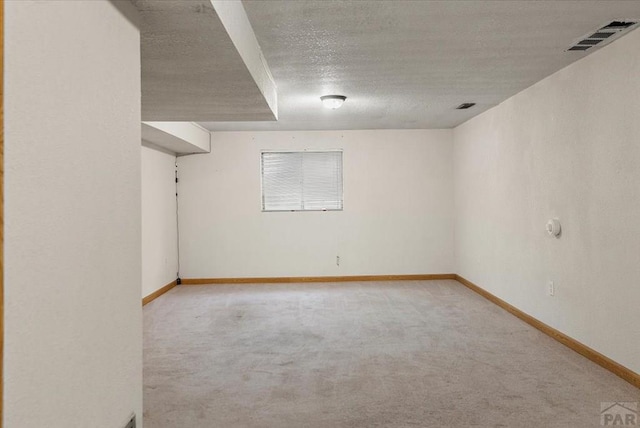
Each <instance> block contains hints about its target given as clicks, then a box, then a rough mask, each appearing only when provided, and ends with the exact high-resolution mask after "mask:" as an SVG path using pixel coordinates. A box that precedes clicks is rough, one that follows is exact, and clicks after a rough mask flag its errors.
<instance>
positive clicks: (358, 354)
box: [144, 281, 640, 428]
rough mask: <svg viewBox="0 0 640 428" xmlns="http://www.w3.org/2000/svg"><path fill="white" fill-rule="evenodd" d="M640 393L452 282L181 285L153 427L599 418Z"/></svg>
mask: <svg viewBox="0 0 640 428" xmlns="http://www.w3.org/2000/svg"><path fill="white" fill-rule="evenodd" d="M615 401H625V402H637V401H640V390H638V389H637V388H635V387H633V386H632V385H630V384H628V383H626V382H624V381H623V380H621V379H619V378H618V377H616V376H614V375H613V374H611V373H609V372H607V371H606V370H604V369H602V368H600V367H599V366H597V365H595V364H593V363H592V362H590V361H589V360H587V359H585V358H583V357H581V356H580V355H578V354H576V353H575V352H573V351H571V350H570V349H568V348H566V347H564V346H563V345H561V344H559V343H557V342H555V341H554V340H552V339H551V338H549V337H547V336H545V335H544V334H542V333H540V332H538V331H537V330H535V329H533V328H532V327H530V326H529V325H527V324H525V323H524V322H522V321H520V320H519V319H517V318H516V317H514V316H512V315H511V314H509V313H507V312H506V311H504V310H502V309H500V308H499V307H497V306H495V305H494V304H493V303H491V302H489V301H487V300H485V299H483V298H482V297H480V296H478V295H477V294H475V293H473V292H472V291H470V290H468V289H467V288H465V287H464V286H462V285H461V284H459V283H458V282H456V281H403V282H393V281H390V282H366V283H311V284H237V285H207V286H179V287H176V288H174V289H173V290H171V291H170V292H168V293H167V294H165V295H164V296H162V297H160V298H159V299H157V300H155V301H153V302H152V303H150V304H148V305H146V306H145V307H144V427H145V428H177V427H182V428H217V427H222V428H235V427H247V428H249V427H261V428H271V427H273V428H299V427H308V428H320V427H323V428H324V427H327V428H350V427H516V428H527V427H532V428H533V427H535V428H542V427H558V428H560V427H562V428H569V427H598V426H600V406H601V403H602V402H615Z"/></svg>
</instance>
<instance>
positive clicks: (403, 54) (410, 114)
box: [201, 0, 640, 131]
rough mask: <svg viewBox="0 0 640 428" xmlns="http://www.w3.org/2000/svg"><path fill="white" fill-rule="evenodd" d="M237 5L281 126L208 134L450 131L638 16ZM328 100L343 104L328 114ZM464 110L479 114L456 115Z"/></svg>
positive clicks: (493, 6) (418, 5)
mask: <svg viewBox="0 0 640 428" xmlns="http://www.w3.org/2000/svg"><path fill="white" fill-rule="evenodd" d="M243 5H244V8H245V10H246V13H247V15H248V17H249V20H250V22H251V25H252V27H253V30H254V32H255V34H256V37H257V40H258V43H259V44H260V46H261V48H262V51H263V54H264V57H265V58H266V60H267V62H268V64H269V67H270V69H271V72H272V74H273V77H274V79H275V82H276V85H277V88H278V115H279V120H278V121H277V122H233V121H227V122H220V121H214V120H203V121H202V122H201V124H202V125H203V126H205V127H206V128H208V129H210V130H213V131H223V130H323V129H383V128H388V129H401V128H451V127H455V126H457V125H459V124H461V123H463V122H465V121H466V120H468V119H469V118H471V117H473V116H475V115H478V114H479V113H481V112H483V111H485V110H487V109H489V108H491V107H493V106H495V105H497V104H499V103H501V102H502V101H504V100H506V99H507V98H509V97H511V96H512V95H514V94H516V93H518V92H520V91H522V90H523V89H525V88H527V87H529V86H531V85H532V84H534V83H536V82H538V81H540V80H542V79H543V78H545V77H547V76H549V75H550V74H552V73H554V72H556V71H558V70H560V69H561V68H563V67H566V66H567V65H569V64H571V63H572V62H574V61H576V60H578V59H580V58H583V57H584V56H586V55H588V54H591V53H592V52H595V51H597V50H598V49H599V48H600V46H595V47H594V48H592V49H589V50H588V51H587V52H584V51H570V52H567V49H568V48H569V47H570V46H572V45H573V44H575V43H577V42H578V41H579V40H580V39H581V38H584V36H585V35H586V34H589V32H591V31H595V30H597V29H598V28H600V27H602V26H603V25H605V24H607V23H608V22H610V21H613V20H634V19H635V20H637V18H639V17H640V1H635V0H633V1H482V0H471V1H275V0H270V1H253V0H245V1H243ZM632 31H633V30H632ZM623 37H624V36H623ZM327 94H344V95H346V96H347V97H348V99H347V101H346V102H345V103H344V105H343V106H342V107H341V108H340V109H338V110H329V109H326V108H323V106H322V103H321V102H320V96H321V95H327ZM467 102H472V103H476V105H475V106H474V107H472V108H469V109H466V110H457V109H456V107H457V106H459V105H460V104H462V103H467Z"/></svg>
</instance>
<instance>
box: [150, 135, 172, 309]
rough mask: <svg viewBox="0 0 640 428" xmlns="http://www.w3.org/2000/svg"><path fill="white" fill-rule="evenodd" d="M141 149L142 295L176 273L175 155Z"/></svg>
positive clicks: (158, 286) (153, 148)
mask: <svg viewBox="0 0 640 428" xmlns="http://www.w3.org/2000/svg"><path fill="white" fill-rule="evenodd" d="M141 151H142V193H141V195H142V297H146V296H148V295H150V294H151V293H153V292H154V291H157V290H158V289H159V288H162V287H164V286H165V285H167V284H168V283H170V282H171V281H173V280H175V279H176V277H177V272H178V249H177V247H178V234H177V228H176V183H175V169H176V167H175V164H176V156H175V154H172V153H169V152H166V151H164V150H163V149H159V148H156V147H154V146H151V145H144V143H143V146H142V148H141Z"/></svg>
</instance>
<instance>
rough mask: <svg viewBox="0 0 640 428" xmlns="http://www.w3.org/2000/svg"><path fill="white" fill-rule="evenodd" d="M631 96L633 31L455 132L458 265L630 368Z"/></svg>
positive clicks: (639, 147) (635, 181) (633, 364)
mask: <svg viewBox="0 0 640 428" xmlns="http://www.w3.org/2000/svg"><path fill="white" fill-rule="evenodd" d="M639 100H640V31H635V32H633V33H631V34H629V35H627V36H625V37H623V38H622V39H620V40H618V41H616V42H614V43H612V44H611V45H610V46H607V47H605V48H603V49H602V50H600V51H597V52H594V53H593V54H591V55H589V56H588V57H586V58H584V59H582V60H581V61H578V62H576V63H574V64H573V65H571V66H569V67H567V68H565V69H564V70H561V71H559V72H557V73H556V74H554V75H552V76H550V77H549V78H547V79H545V80H543V81H541V82H539V83H537V84H536V85H534V86H532V87H531V88H529V89H527V90H525V91H523V92H521V93H520V94H518V95H516V96H515V97H513V98H511V99H509V100H507V101H505V102H504V103H502V104H501V105H499V106H497V107H495V108H493V109H491V110H489V111H488V112H486V113H484V114H482V115H480V116H478V117H476V118H474V119H472V120H470V121H469V122H467V123H465V124H463V125H461V126H459V127H458V128H456V129H455V132H454V140H455V154H454V169H455V212H456V222H455V244H456V245H455V248H456V271H457V273H458V274H460V275H462V276H464V277H466V278H467V279H469V280H470V281H472V282H475V283H476V284H478V285H480V286H481V287H484V288H486V289H487V290H488V291H490V292H491V293H493V294H495V295H497V296H498V297H500V298H502V299H504V300H506V301H507V302H509V303H511V304H513V305H514V306H516V307H518V308H520V309H522V310H523V311H525V312H527V313H529V314H531V315H533V316H534V317H536V318H538V319H540V320H541V321H543V322H545V323H547V324H549V325H551V326H552V327H555V328H557V329H559V330H560V331H562V332H564V333H566V334H568V335H569V336H571V337H573V338H574V339H577V340H578V341H580V342H582V343H584V344H586V345H588V346H590V347H592V348H594V349H595V350H597V351H600V352H601V353H603V354H605V355H607V356H608V357H610V358H612V359H614V360H615V361H617V362H619V363H621V364H623V365H625V366H627V367H628V368H630V369H632V370H634V371H636V372H640V329H639V328H638V326H639V325H640V310H639V306H638V305H639V303H640V287H639V286H638V278H640V221H639V219H640V167H639V165H640V144H639V140H638V138H639V136H640V102H639ZM551 217H558V218H559V219H560V221H561V223H562V228H563V233H562V237H561V238H560V239H553V238H550V237H549V236H547V234H546V232H545V228H544V227H545V223H546V221H547V219H549V218H551ZM549 280H553V281H555V283H556V286H557V289H556V295H555V297H548V296H547V295H546V290H547V289H546V284H547V281H549Z"/></svg>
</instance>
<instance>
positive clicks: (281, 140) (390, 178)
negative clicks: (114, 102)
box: [178, 130, 453, 278]
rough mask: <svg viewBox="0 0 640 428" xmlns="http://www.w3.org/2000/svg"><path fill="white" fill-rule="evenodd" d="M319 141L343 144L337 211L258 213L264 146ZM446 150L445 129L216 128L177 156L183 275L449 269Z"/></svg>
mask: <svg viewBox="0 0 640 428" xmlns="http://www.w3.org/2000/svg"><path fill="white" fill-rule="evenodd" d="M323 148H324V149H335V148H341V149H344V155H343V156H344V159H343V162H344V211H339V212H294V213H291V212H284V213H282V212H279V213H273V212H271V213H263V212H261V190H260V151H261V149H284V150H292V149H293V150H302V149H323ZM452 149H453V146H452V131H450V130H429V131H424V130H404V131H394V130H379V131H304V132H302V131H301V132H221V133H214V134H213V136H212V153H211V154H206V155H195V156H186V157H181V158H179V160H178V166H179V174H180V184H179V194H180V257H181V259H180V265H181V276H182V277H183V278H210V277H255V276H321V275H361V274H372V275H375V274H419V273H450V272H452V271H453V212H452V206H453V199H452ZM336 256H340V266H337V265H336Z"/></svg>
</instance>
